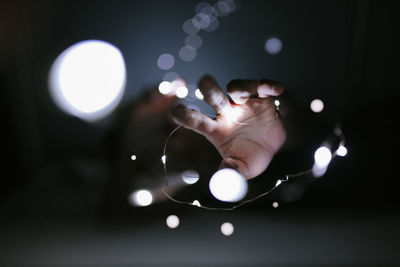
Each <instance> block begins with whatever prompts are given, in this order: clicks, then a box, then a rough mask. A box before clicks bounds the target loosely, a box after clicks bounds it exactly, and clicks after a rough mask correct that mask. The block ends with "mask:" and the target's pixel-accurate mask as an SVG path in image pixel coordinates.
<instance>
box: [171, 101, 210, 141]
mask: <svg viewBox="0 0 400 267" xmlns="http://www.w3.org/2000/svg"><path fill="white" fill-rule="evenodd" d="M172 118H173V120H174V121H175V122H176V123H178V124H181V125H182V126H183V127H185V128H187V129H190V130H193V131H195V132H197V133H199V134H202V135H210V134H211V133H212V132H213V131H214V129H215V127H216V124H217V123H216V121H214V120H212V119H210V118H209V117H207V116H205V115H203V114H201V113H200V112H198V111H196V110H191V109H188V108H187V107H185V106H184V105H178V106H176V107H175V109H174V110H173V111H172Z"/></svg>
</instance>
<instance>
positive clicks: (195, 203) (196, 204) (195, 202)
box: [192, 200, 201, 208]
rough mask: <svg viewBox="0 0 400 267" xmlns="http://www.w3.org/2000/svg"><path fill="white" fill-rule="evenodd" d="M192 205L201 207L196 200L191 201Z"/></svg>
mask: <svg viewBox="0 0 400 267" xmlns="http://www.w3.org/2000/svg"><path fill="white" fill-rule="evenodd" d="M192 205H193V206H197V207H199V208H200V207H201V205H200V202H199V201H198V200H194V201H193V203H192Z"/></svg>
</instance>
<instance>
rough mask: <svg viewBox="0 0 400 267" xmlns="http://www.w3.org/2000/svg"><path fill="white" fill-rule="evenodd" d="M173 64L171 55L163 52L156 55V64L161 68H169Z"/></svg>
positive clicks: (173, 59) (173, 60)
mask: <svg viewBox="0 0 400 267" xmlns="http://www.w3.org/2000/svg"><path fill="white" fill-rule="evenodd" d="M174 65H175V58H174V56H173V55H171V54H168V53H165V54H162V55H161V56H159V57H158V60H157V66H158V67H159V68H160V69H162V70H169V69H171V68H172V67H173V66H174Z"/></svg>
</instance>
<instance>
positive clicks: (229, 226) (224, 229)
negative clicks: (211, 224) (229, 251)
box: [221, 222, 235, 236]
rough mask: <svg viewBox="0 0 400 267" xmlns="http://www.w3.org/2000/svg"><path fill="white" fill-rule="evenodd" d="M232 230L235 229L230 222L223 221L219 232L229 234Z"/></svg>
mask: <svg viewBox="0 0 400 267" xmlns="http://www.w3.org/2000/svg"><path fill="white" fill-rule="evenodd" d="M233 231H235V228H234V227H233V224H231V223H230V222H225V223H223V224H222V225H221V232H222V234H223V235H226V236H230V235H232V234H233Z"/></svg>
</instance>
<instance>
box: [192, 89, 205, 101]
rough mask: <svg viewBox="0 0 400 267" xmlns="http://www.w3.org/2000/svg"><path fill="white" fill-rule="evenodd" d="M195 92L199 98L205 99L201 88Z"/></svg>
mask: <svg viewBox="0 0 400 267" xmlns="http://www.w3.org/2000/svg"><path fill="white" fill-rule="evenodd" d="M194 94H195V96H196V97H197V99H199V100H203V99H204V96H203V94H202V93H201V91H200V89H198V88H197V89H196V91H194Z"/></svg>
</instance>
